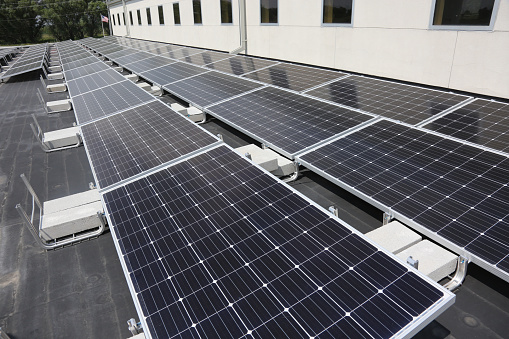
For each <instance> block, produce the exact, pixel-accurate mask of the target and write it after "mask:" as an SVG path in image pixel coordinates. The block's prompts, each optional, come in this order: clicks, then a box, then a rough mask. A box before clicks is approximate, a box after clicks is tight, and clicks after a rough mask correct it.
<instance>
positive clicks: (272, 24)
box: [260, 0, 323, 26]
mask: <svg viewBox="0 0 509 339" xmlns="http://www.w3.org/2000/svg"><path fill="white" fill-rule="evenodd" d="M262 1H263V0H260V25H261V26H279V0H276V4H277V6H276V8H277V19H276V20H277V22H275V23H274V22H262ZM322 15H323V11H322ZM322 22H323V20H322Z"/></svg>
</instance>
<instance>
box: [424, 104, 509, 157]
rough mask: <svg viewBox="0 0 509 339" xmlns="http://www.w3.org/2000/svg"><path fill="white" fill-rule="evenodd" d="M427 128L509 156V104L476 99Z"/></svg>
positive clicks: (428, 125) (431, 123)
mask: <svg viewBox="0 0 509 339" xmlns="http://www.w3.org/2000/svg"><path fill="white" fill-rule="evenodd" d="M424 128H427V129H430V130H433V131H436V132H440V133H443V134H447V135H450V136H452V137H455V138H458V139H463V140H466V141H469V142H473V143H475V144H479V145H483V146H486V147H491V148H493V149H496V150H499V151H503V152H506V153H509V104H506V103H502V102H497V101H493V100H484V99H476V100H474V101H473V102H471V103H469V104H467V105H465V106H463V107H461V108H459V109H456V110H454V111H453V112H451V113H449V114H446V115H445V116H443V117H440V118H438V119H437V120H435V121H433V122H430V123H429V124H427V125H426V126H424Z"/></svg>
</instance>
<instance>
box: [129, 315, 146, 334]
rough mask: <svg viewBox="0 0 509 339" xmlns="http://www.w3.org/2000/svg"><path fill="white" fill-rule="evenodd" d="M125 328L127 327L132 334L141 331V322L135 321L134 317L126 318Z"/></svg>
mask: <svg viewBox="0 0 509 339" xmlns="http://www.w3.org/2000/svg"><path fill="white" fill-rule="evenodd" d="M127 328H128V329H129V331H130V332H131V334H132V335H133V336H135V335H137V334H140V333H141V332H143V327H142V325H141V322H138V323H137V322H136V320H134V318H131V319H129V320H127Z"/></svg>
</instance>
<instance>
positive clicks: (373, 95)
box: [307, 76, 468, 125]
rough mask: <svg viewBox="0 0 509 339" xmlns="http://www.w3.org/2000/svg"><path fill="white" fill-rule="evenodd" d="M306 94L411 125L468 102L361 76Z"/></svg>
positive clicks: (342, 80)
mask: <svg viewBox="0 0 509 339" xmlns="http://www.w3.org/2000/svg"><path fill="white" fill-rule="evenodd" d="M307 94H309V95H312V96H315V97H317V98H321V99H325V100H328V101H332V102H335V103H338V104H341V105H345V106H349V107H353V108H358V109H361V110H363V111H366V112H370V113H373V114H377V115H381V116H383V117H386V118H391V119H394V120H399V121H403V122H406V123H408V124H412V125H413V124H418V123H420V122H422V121H423V120H425V119H428V118H430V117H432V116H434V115H435V114H438V113H441V112H443V111H445V110H447V109H450V108H452V107H454V106H456V105H458V104H460V103H461V102H463V101H465V100H466V99H468V97H467V96H464V95H458V94H453V93H447V92H442V91H436V90H431V89H427V88H422V87H415V86H410V85H405V84H399V83H396V82H390V81H385V80H378V79H372V78H366V77H361V76H350V77H347V78H344V79H341V80H338V81H335V82H333V83H330V84H327V85H324V86H322V87H319V88H316V89H313V90H311V91H309V92H307Z"/></svg>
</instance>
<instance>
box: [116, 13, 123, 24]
mask: <svg viewBox="0 0 509 339" xmlns="http://www.w3.org/2000/svg"><path fill="white" fill-rule="evenodd" d="M117 21H118V25H119V26H122V25H121V24H120V22H121V21H120V13H117Z"/></svg>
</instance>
